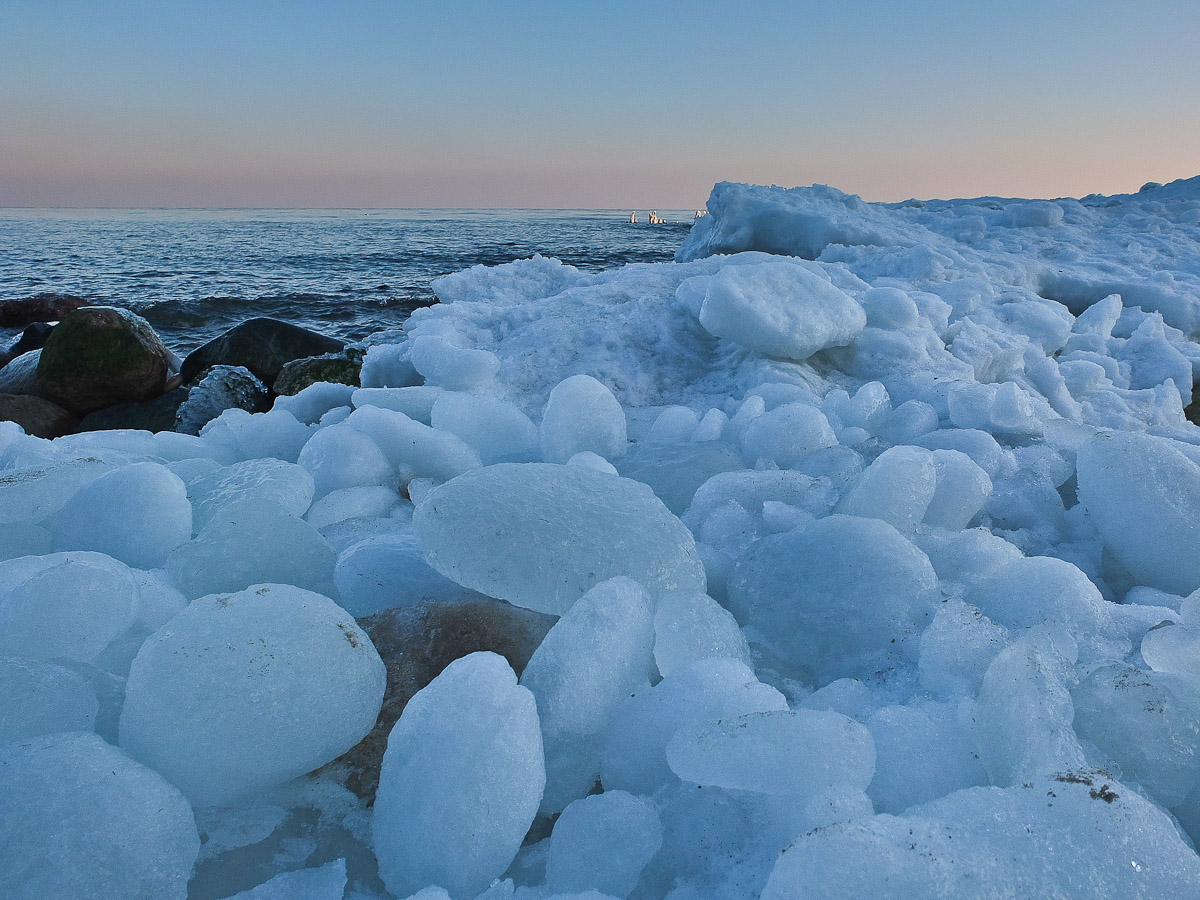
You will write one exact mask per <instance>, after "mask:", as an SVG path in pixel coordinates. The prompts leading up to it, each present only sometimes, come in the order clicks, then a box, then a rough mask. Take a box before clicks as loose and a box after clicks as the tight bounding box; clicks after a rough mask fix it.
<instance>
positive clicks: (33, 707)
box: [0, 657, 98, 744]
mask: <svg viewBox="0 0 1200 900" xmlns="http://www.w3.org/2000/svg"><path fill="white" fill-rule="evenodd" d="M97 709H98V703H97V702H96V691H95V689H94V688H93V687H92V683H91V681H90V680H89V679H87V678H85V677H84V676H83V675H80V674H79V673H78V672H73V671H71V670H70V669H66V668H63V667H62V666H58V665H55V664H54V663H49V662H43V661H42V660H36V659H14V658H11V657H0V744H4V743H7V742H9V741H16V740H21V739H23V738H28V737H33V736H35V735H39V734H54V733H55V732H58V731H91V730H92V728H93V727H94V725H95V723H96V710H97Z"/></svg>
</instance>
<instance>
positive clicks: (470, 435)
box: [430, 391, 539, 466]
mask: <svg viewBox="0 0 1200 900" xmlns="http://www.w3.org/2000/svg"><path fill="white" fill-rule="evenodd" d="M430 422H431V424H432V425H433V427H434V428H436V429H438V430H439V431H447V432H449V433H450V434H453V435H454V436H456V437H458V438H459V439H460V440H462V441H463V442H464V443H465V444H467V445H468V446H470V447H472V448H474V450H475V452H477V453H478V454H479V458H480V460H481V461H482V462H483V464H484V465H485V466H490V465H492V464H493V463H501V462H533V461H534V460H536V459H537V458H538V452H539V451H538V430H537V426H536V425H534V424H533V422H532V421H531V420H530V418H529V416H527V415H525V413H523V412H521V410H519V409H518V408H517V407H516V406H514V405H513V404H512V403H509V402H508V401H507V400H501V399H500V398H499V397H492V396H490V395H488V394H461V393H457V392H451V391H447V392H446V393H445V394H442V395H441V396H440V397H439V398H438V399H437V402H436V403H434V404H433V410H432V412H431V414H430Z"/></svg>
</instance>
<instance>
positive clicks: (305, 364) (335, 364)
mask: <svg viewBox="0 0 1200 900" xmlns="http://www.w3.org/2000/svg"><path fill="white" fill-rule="evenodd" d="M362 358H363V352H362V351H361V350H347V351H346V352H344V353H328V354H326V355H324V356H310V357H308V358H307V359H294V360H292V361H291V362H290V363H287V364H286V365H284V367H283V368H282V369H280V370H279V377H278V378H276V379H275V384H274V385H273V387H272V388H271V390H273V391H274V392H275V393H276V394H277V395H279V396H285V395H286V396H291V395H292V394H298V393H300V392H301V391H302V390H304V389H305V388H306V387H308V386H309V385H312V384H316V383H317V382H319V381H328V382H332V383H334V384H352V385H354V386H355V387H358V385H359V373H360V372H361V371H362Z"/></svg>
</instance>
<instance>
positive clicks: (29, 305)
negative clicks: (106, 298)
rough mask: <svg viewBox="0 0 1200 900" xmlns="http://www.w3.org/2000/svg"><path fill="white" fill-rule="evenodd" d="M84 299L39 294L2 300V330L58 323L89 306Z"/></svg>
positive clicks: (0, 321) (0, 316) (0, 325)
mask: <svg viewBox="0 0 1200 900" xmlns="http://www.w3.org/2000/svg"><path fill="white" fill-rule="evenodd" d="M88 305H89V303H88V301H87V300H84V299H83V298H82V297H73V296H71V295H70V294H38V295H37V296H36V297H21V298H20V299H17V300H0V328H24V327H25V326H26V325H32V324H33V323H34V322H57V321H58V320H59V319H61V318H63V317H64V316H66V315H67V313H70V312H74V311H75V310H77V309H79V308H80V307H81V306H88Z"/></svg>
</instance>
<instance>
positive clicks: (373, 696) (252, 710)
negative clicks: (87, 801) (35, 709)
mask: <svg viewBox="0 0 1200 900" xmlns="http://www.w3.org/2000/svg"><path fill="white" fill-rule="evenodd" d="M384 674H385V673H384V666H383V662H382V661H381V660H380V659H379V654H377V653H376V652H375V648H374V647H373V646H372V645H371V641H370V639H368V638H367V636H366V635H365V634H364V633H363V632H362V630H361V629H359V627H358V626H357V625H356V624H355V622H354V619H353V617H351V616H350V614H349V613H347V612H346V611H345V610H343V609H342V608H341V607H339V606H337V605H336V604H335V603H334V602H333V601H332V600H330V599H329V598H327V597H322V596H321V595H320V594H314V593H312V592H311V591H305V590H301V589H300V588H296V587H291V586H290V585H255V586H254V587H251V588H248V589H247V590H244V591H241V592H240V593H237V594H213V595H210V596H207V597H202V598H200V599H199V600H194V601H192V603H191V605H190V606H188V607H187V608H186V609H185V610H184V611H183V612H181V613H180V614H179V615H177V616H176V617H175V618H173V619H172V620H171V621H170V622H168V623H167V624H166V625H165V626H164V627H163V628H161V629H160V630H159V631H157V632H155V634H153V635H151V636H150V637H149V638H148V639H147V640H146V643H145V644H144V645H143V646H142V649H141V650H140V651H139V652H138V655H137V657H136V658H135V659H134V661H133V667H132V668H131V669H130V672H129V681H128V684H127V686H126V692H125V708H124V709H123V710H122V712H121V747H122V748H123V749H124V750H126V751H127V752H128V753H129V754H130V755H131V756H133V757H134V758H136V759H139V760H141V761H142V762H144V763H146V764H147V765H149V766H151V767H152V768H154V769H156V770H157V771H158V772H161V773H162V774H163V775H164V776H165V777H166V778H167V780H169V781H171V782H172V783H173V784H175V785H176V786H178V787H179V788H180V790H182V791H183V792H184V794H186V795H187V796H188V798H189V799H191V801H192V802H193V803H194V804H196V805H197V806H208V805H216V804H221V803H226V802H229V801H231V800H235V799H238V798H241V797H247V796H252V795H253V794H256V793H258V792H261V791H263V790H266V789H268V788H271V787H274V786H275V785H278V784H282V783H283V782H285V781H288V780H289V779H292V778H295V777H296V776H297V775H303V774H304V773H305V772H310V771H312V770H313V769H315V768H317V767H318V766H320V765H323V764H324V763H327V762H329V760H331V759H333V758H334V757H336V756H338V755H339V754H341V753H344V752H345V751H347V750H349V749H350V748H351V747H353V746H354V745H355V744H356V743H358V741H359V740H361V739H362V737H363V736H364V735H365V734H366V733H367V732H368V731H370V730H371V727H372V726H373V725H374V724H375V717H376V716H377V715H378V713H379V708H380V705H381V704H382V703H383V689H384Z"/></svg>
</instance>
